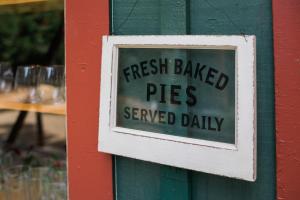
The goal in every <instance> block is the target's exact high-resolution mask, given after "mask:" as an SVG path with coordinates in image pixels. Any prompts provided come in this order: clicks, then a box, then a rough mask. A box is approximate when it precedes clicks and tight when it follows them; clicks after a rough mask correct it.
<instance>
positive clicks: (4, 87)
mask: <svg viewBox="0 0 300 200" xmlns="http://www.w3.org/2000/svg"><path fill="white" fill-rule="evenodd" d="M13 80H14V76H13V70H12V66H11V65H10V63H8V62H1V63H0V92H4V93H6V92H10V91H11V90H12V86H13Z"/></svg>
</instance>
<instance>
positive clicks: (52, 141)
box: [0, 0, 67, 200]
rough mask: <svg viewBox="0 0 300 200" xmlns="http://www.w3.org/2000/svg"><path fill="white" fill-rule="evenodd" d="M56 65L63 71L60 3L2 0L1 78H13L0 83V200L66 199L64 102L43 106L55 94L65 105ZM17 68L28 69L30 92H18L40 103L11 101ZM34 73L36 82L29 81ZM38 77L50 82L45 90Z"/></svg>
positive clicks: (61, 78)
mask: <svg viewBox="0 0 300 200" xmlns="http://www.w3.org/2000/svg"><path fill="white" fill-rule="evenodd" d="M1 63H2V64H1ZM57 65H59V66H60V68H61V67H63V66H64V1H63V0H0V71H1V70H2V71H4V73H1V74H0V76H2V75H3V74H5V73H6V74H8V73H7V70H8V71H9V72H10V71H12V74H13V75H12V76H13V77H12V79H13V80H12V81H11V83H10V84H11V85H10V86H9V87H7V84H8V83H7V81H6V82H5V78H3V77H0V82H1V81H2V82H1V84H2V83H3V84H2V85H4V88H6V89H5V90H4V89H2V90H1V91H0V145H1V150H0V162H1V173H0V200H1V199H14V200H18V199H31V200H34V199H66V184H67V183H66V126H65V122H66V120H65V118H66V113H65V102H63V101H61V100H60V102H59V103H57V102H56V101H51V102H50V101H49V99H48V101H44V100H43V97H44V96H47V97H49V98H51V97H54V96H55V95H56V96H57V91H59V95H60V96H61V97H60V99H65V96H64V94H62V93H64V91H65V89H64V87H65V84H64V78H65V76H64V75H59V76H58V75H57V74H58V73H57V72H56V71H57V70H56V69H57V68H56V67H55V66H57ZM3 66H5V68H4V67H3ZM7 66H9V67H7ZM19 66H29V68H28V70H29V71H25V72H26V73H25V75H24V77H22V81H23V82H26V81H27V80H29V82H30V84H31V85H30V89H28V85H26V89H27V90H22V91H23V92H24V91H25V92H28V93H30V95H32V92H33V91H34V96H35V97H36V96H39V98H38V100H37V99H35V100H36V101H28V100H27V101H24V100H23V101H20V99H17V98H15V97H16V96H18V95H19V90H18V89H19V88H17V86H18V87H19V85H21V84H20V83H21V81H20V80H19V79H21V78H20V77H19V78H18V79H17V78H16V76H17V74H18V71H20V70H19V69H18V68H21V67H19ZM1 67H2V68H1ZM8 68H9V69H8ZM33 68H34V69H37V71H38V72H37V77H32V76H30V72H31V71H30V70H31V69H33ZM23 69H24V68H22V70H23ZM44 69H46V70H44ZM63 69H64V68H63ZM5 70H6V71H5ZM42 71H46V72H45V73H46V76H44V77H47V78H49V80H48V81H44V82H43V87H41V84H42V82H41V80H42V79H41V76H43V74H42ZM19 75H20V73H19ZM50 76H52V77H50ZM33 79H34V85H32V83H33ZM3 80H4V81H3ZM24 80H25V81H24ZM43 80H44V79H43ZM58 80H59V82H58ZM18 81H19V82H18ZM23 82H22V83H23ZM26 83H27V82H26ZM57 83H58V84H57ZM45 85H47V89H44V88H46V87H44V86H45ZM0 87H2V86H0ZM41 88H43V89H41ZM49 88H50V89H49ZM57 88H59V90H58V89H57ZM22 89H23V88H22ZM42 94H43V95H44V96H42ZM54 94H55V95H54ZM26 95H28V94H26ZM49 102H50V103H49ZM17 169H18V170H17ZM19 169H21V170H19ZM43 177H48V179H47V180H44V178H43ZM49 177H50V178H49ZM50 194H52V195H50Z"/></svg>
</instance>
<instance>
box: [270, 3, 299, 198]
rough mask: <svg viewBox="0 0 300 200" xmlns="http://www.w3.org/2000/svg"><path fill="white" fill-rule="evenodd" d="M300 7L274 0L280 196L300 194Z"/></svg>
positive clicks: (278, 184) (278, 185)
mask: <svg viewBox="0 0 300 200" xmlns="http://www.w3.org/2000/svg"><path fill="white" fill-rule="evenodd" d="M299 10H300V1H299V0H273V16H274V22H273V28H274V58H275V85H276V99H275V102H276V151H277V153H276V158H277V199H278V200H279V199H280V200H294V199H295V200H296V199H299V196H300V190H299V186H300V178H299V177H300V145H299V143H300V135H299V132H300V131H299V130H300V121H299V116H300V103H299V102H300V89H299V88H300V87H299V85H300V12H299Z"/></svg>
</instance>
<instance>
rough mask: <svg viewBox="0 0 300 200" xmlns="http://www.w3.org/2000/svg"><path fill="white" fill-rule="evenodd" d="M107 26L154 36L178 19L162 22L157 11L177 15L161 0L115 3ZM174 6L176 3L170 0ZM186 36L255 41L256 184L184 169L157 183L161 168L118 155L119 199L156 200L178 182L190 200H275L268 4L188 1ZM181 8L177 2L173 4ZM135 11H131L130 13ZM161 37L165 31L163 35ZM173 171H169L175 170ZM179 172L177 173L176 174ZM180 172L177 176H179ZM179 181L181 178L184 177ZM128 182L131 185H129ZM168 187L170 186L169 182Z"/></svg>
mask: <svg viewBox="0 0 300 200" xmlns="http://www.w3.org/2000/svg"><path fill="white" fill-rule="evenodd" d="M112 2H113V6H112V10H113V12H112V15H113V16H112V28H113V33H114V34H120V35H127V34H128V35H132V34H133V35H136V34H138V35H142V34H144V35H149V34H150V35H155V34H157V35H159V34H161V33H162V31H161V26H169V27H177V26H178V24H181V23H178V21H177V20H172V21H170V22H169V23H161V18H160V15H161V12H167V13H169V14H172V15H176V12H177V9H174V10H173V9H171V8H172V7H170V8H168V9H167V8H164V9H162V8H161V1H158V0H156V1H154V0H151V1H150V0H139V1H137V2H138V3H135V2H136V1H135V0H126V1H124V0H114V1H112ZM173 2H177V1H173ZM188 2H189V7H188V8H189V9H187V10H188V11H189V17H188V18H187V20H189V22H188V23H186V26H187V27H189V28H188V30H187V34H208V35H211V34H214V35H217V34H228V35H231V34H242V33H245V34H253V35H256V37H257V119H258V120H257V136H258V137H257V163H258V168H257V180H256V182H255V183H248V182H245V181H238V180H233V179H229V178H224V177H220V176H213V175H208V174H205V173H199V172H194V171H188V172H187V174H188V181H186V180H187V179H180V178H174V176H172V174H171V173H170V174H171V175H169V174H168V177H170V178H169V179H168V182H162V181H161V179H160V177H161V174H162V173H164V171H163V170H162V168H163V167H162V166H161V165H156V164H153V163H148V162H143V161H139V160H134V159H127V158H123V157H117V159H116V186H117V187H118V188H117V189H118V190H117V194H118V195H119V196H118V197H119V198H118V199H119V200H121V199H124V200H129V199H130V200H131V199H143V200H145V199H149V200H153V199H160V197H161V191H165V190H164V189H162V188H164V187H169V188H168V189H169V191H172V193H170V195H169V196H168V197H166V198H164V199H172V200H173V199H174V198H173V197H174V196H175V197H177V196H178V194H180V193H181V191H180V190H178V188H180V187H175V186H176V185H179V183H183V182H187V183H186V184H190V186H189V190H190V193H191V198H192V199H194V200H196V199H197V200H200V199H209V200H215V199H222V200H223V199H244V200H254V199H255V200H259V199H261V200H269V199H270V200H271V199H275V198H276V197H275V188H276V186H275V148H274V147H275V139H274V138H275V130H274V127H275V124H274V82H273V77H274V73H273V40H272V36H273V35H272V12H271V11H272V6H271V5H272V4H271V3H272V1H271V0H253V1H236V0H227V1H222V0H213V1H208V0H201V1H200V0H190V1H188ZM180 5H181V4H180V3H178V6H180ZM133 7H134V9H133ZM164 34H166V33H164ZM177 170H178V169H176V168H174V169H173V171H174V172H176V171H177ZM178 171H180V170H178ZM178 173H180V172H178ZM183 177H184V176H183ZM129 183H132V184H129ZM170 183H173V184H170Z"/></svg>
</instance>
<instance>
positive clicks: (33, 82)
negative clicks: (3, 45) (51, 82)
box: [15, 65, 40, 103]
mask: <svg viewBox="0 0 300 200" xmlns="http://www.w3.org/2000/svg"><path fill="white" fill-rule="evenodd" d="M39 69H40V68H39V66H34V65H28V66H19V67H18V68H17V72H16V77H15V88H16V90H17V94H18V97H19V98H18V99H19V100H20V101H22V102H24V103H37V102H39V101H40V95H39V92H38V90H37V84H38V81H37V80H38V75H39Z"/></svg>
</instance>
